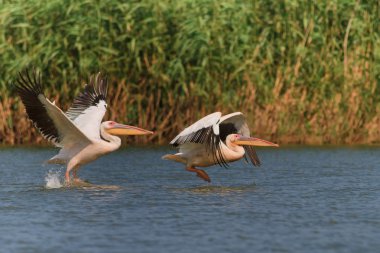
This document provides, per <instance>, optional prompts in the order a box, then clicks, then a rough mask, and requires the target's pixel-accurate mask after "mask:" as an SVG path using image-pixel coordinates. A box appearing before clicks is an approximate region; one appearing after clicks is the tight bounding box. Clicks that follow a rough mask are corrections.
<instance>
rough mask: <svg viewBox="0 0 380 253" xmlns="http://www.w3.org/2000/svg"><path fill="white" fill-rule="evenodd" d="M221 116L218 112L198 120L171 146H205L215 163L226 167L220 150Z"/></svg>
mask: <svg viewBox="0 0 380 253" xmlns="http://www.w3.org/2000/svg"><path fill="white" fill-rule="evenodd" d="M221 116H222V113H220V112H214V113H212V114H210V115H207V116H206V117H204V118H202V119H200V120H198V121H197V122H195V123H194V124H192V125H191V126H189V127H187V128H185V130H183V131H182V132H181V133H179V134H178V135H177V136H176V137H175V138H174V139H173V140H172V141H171V142H170V144H172V145H173V146H175V147H176V146H178V145H182V144H185V143H199V144H205V145H206V150H207V151H208V152H209V153H210V154H211V155H212V156H213V158H214V161H215V163H218V164H219V165H221V166H228V163H227V162H226V160H225V158H224V156H223V152H222V150H221V143H220V136H219V124H218V123H219V121H220V118H221Z"/></svg>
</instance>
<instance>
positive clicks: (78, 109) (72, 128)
mask: <svg viewBox="0 0 380 253" xmlns="http://www.w3.org/2000/svg"><path fill="white" fill-rule="evenodd" d="M15 88H16V92H17V93H18V95H19V96H20V98H21V100H22V102H23V104H24V106H25V109H26V113H27V114H28V116H29V119H30V120H31V121H32V122H33V124H34V126H35V127H36V128H37V129H38V130H39V132H40V133H41V134H42V136H43V137H44V138H45V139H47V140H48V141H50V142H52V143H53V144H54V145H55V146H57V147H60V148H61V149H60V151H59V153H58V154H57V155H55V156H54V157H52V158H51V159H50V160H48V161H47V162H48V163H53V164H67V169H66V173H65V180H66V184H69V183H70V172H72V176H73V179H74V182H75V181H80V179H79V178H78V176H77V171H78V169H79V167H80V166H83V165H85V164H87V163H89V162H92V161H94V160H96V159H97V158H98V157H100V156H102V155H105V154H108V153H110V152H112V151H115V150H116V149H118V148H119V147H120V145H121V140H120V138H119V137H117V136H116V135H148V134H152V132H151V131H148V130H145V129H142V128H138V127H134V126H129V125H123V124H119V123H116V122H114V121H105V122H102V119H103V116H104V114H105V113H106V110H107V102H106V97H107V79H106V78H105V77H104V76H103V75H102V74H101V73H98V74H97V75H96V76H91V78H90V82H89V84H88V85H86V86H85V88H84V90H83V91H82V92H81V93H80V94H79V95H78V96H77V97H76V98H75V99H74V103H73V104H72V106H71V107H70V108H69V110H68V111H67V112H66V113H65V112H63V111H62V110H61V109H59V108H58V107H57V106H56V105H55V101H54V102H51V101H50V100H49V99H47V98H46V97H45V95H44V94H43V91H42V89H43V86H42V84H41V74H37V72H36V71H33V74H32V75H30V74H29V71H27V70H26V71H25V72H24V73H19V78H18V79H17V83H16V85H15Z"/></svg>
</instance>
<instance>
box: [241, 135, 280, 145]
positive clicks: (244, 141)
mask: <svg viewBox="0 0 380 253" xmlns="http://www.w3.org/2000/svg"><path fill="white" fill-rule="evenodd" d="M234 143H235V144H237V145H247V146H259V147H279V145H278V144H276V143H273V142H270V141H266V140H262V139H259V138H254V137H245V136H240V137H239V139H237V140H236V141H235V142H234Z"/></svg>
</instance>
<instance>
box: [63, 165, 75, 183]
mask: <svg viewBox="0 0 380 253" xmlns="http://www.w3.org/2000/svg"><path fill="white" fill-rule="evenodd" d="M77 167H78V166H77V165H76V163H75V162H74V161H70V162H69V164H68V165H67V169H66V173H65V180H66V184H70V171H71V170H73V175H74V177H75V176H76V174H74V171H75V170H76V169H77Z"/></svg>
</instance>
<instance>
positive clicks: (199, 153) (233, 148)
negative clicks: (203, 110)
mask: <svg viewBox="0 0 380 253" xmlns="http://www.w3.org/2000/svg"><path fill="white" fill-rule="evenodd" d="M170 144H172V145H173V146H175V147H178V148H179V153H177V154H167V155H164V156H163V157H162V158H163V159H165V160H172V161H175V162H179V163H183V164H185V166H186V170H188V171H191V172H195V173H196V174H197V176H198V177H200V178H202V179H203V180H205V181H207V182H211V179H210V177H209V176H208V174H207V173H206V172H205V171H204V170H201V169H197V168H196V167H208V166H211V165H214V164H219V165H220V166H224V167H227V166H228V163H229V162H234V161H237V160H239V159H241V158H242V157H245V159H246V161H248V158H249V159H250V161H251V163H252V164H253V165H254V166H260V160H259V158H258V156H257V154H256V151H255V150H254V149H253V146H271V147H278V145H277V144H275V143H272V142H269V141H266V140H261V139H258V138H254V137H250V131H249V128H248V125H247V123H246V121H245V117H244V115H243V114H242V113H241V112H235V113H231V114H227V115H224V116H222V113H220V112H215V113H212V114H210V115H208V116H206V117H204V118H202V119H200V120H198V121H197V122H195V123H194V124H193V125H191V126H189V127H187V128H186V129H185V130H183V131H182V132H181V133H180V134H178V135H177V136H176V137H175V138H174V139H173V140H172V141H171V142H170ZM247 157H248V158H247Z"/></svg>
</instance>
